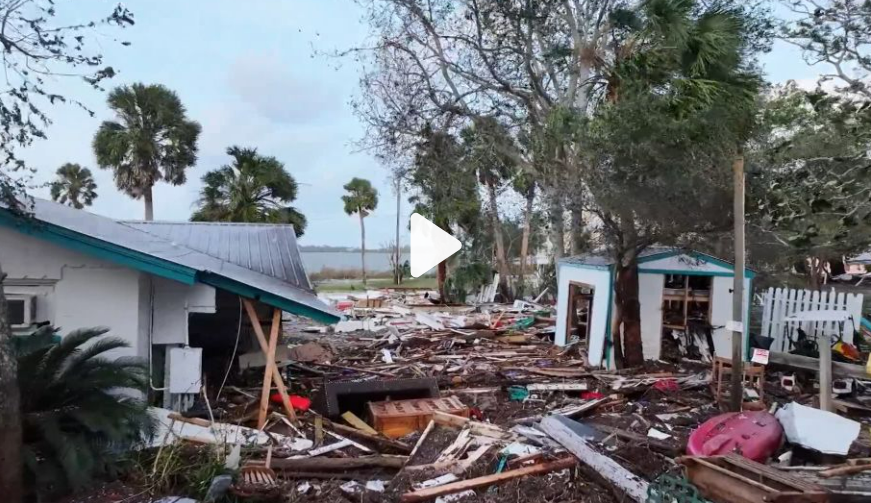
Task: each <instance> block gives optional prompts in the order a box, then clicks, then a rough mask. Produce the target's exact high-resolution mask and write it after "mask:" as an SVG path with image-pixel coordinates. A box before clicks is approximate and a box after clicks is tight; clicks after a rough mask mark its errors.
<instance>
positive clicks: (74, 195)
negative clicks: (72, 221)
mask: <svg viewBox="0 0 871 503" xmlns="http://www.w3.org/2000/svg"><path fill="white" fill-rule="evenodd" d="M51 198H52V199H53V200H55V201H57V202H59V203H61V204H68V205H70V206H72V207H73V208H75V209H77V210H80V209H82V208H84V207H85V206H90V205H91V204H93V202H94V199H96V198H97V183H96V182H95V181H94V176H93V175H92V174H91V170H89V169H88V168H83V167H81V166H80V165H78V164H73V163H66V164H64V165H63V166H61V167H60V168H58V169H57V177H56V178H55V180H54V181H53V182H51Z"/></svg>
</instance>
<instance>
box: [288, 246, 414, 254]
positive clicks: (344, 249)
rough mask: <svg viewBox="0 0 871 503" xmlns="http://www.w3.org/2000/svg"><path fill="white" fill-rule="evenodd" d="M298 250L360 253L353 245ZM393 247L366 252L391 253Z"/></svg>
mask: <svg viewBox="0 0 871 503" xmlns="http://www.w3.org/2000/svg"><path fill="white" fill-rule="evenodd" d="M409 250H410V249H409V248H408V247H407V246H406V247H403V248H402V253H403V254H407V253H408V252H409ZM299 251H301V252H305V253H331V252H342V253H345V252H347V253H360V248H353V247H344V246H300V247H299ZM392 252H393V248H375V249H369V248H366V253H392Z"/></svg>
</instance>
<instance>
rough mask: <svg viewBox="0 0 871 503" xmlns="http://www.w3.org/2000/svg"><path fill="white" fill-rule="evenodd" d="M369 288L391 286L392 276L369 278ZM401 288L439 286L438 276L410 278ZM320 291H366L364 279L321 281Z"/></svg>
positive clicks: (317, 286) (318, 287)
mask: <svg viewBox="0 0 871 503" xmlns="http://www.w3.org/2000/svg"><path fill="white" fill-rule="evenodd" d="M368 283H369V289H376V290H377V289H379V288H391V287H394V286H396V285H394V284H393V279H392V278H373V279H370V280H369V282H368ZM399 287H400V288H432V289H436V288H438V282H437V281H436V278H433V277H427V276H423V277H420V278H409V279H407V280H405V281H403V282H402V284H401V285H399ZM315 290H317V291H318V292H362V291H366V288H364V287H363V282H362V281H341V282H339V281H330V282H327V283H321V284H318V285H316V286H315Z"/></svg>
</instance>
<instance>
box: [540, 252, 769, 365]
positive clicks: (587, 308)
mask: <svg viewBox="0 0 871 503" xmlns="http://www.w3.org/2000/svg"><path fill="white" fill-rule="evenodd" d="M638 268H639V270H638V282H639V301H640V303H641V339H642V343H643V345H644V358H645V359H647V360H658V359H660V357H661V356H662V354H663V348H664V344H671V341H673V340H676V339H675V338H674V337H671V336H672V335H673V334H675V333H677V334H686V333H687V329H688V327H690V326H695V327H698V326H708V327H710V329H711V330H710V333H711V338H712V341H711V342H712V343H713V346H714V352H715V355H716V356H724V357H731V354H732V349H731V348H732V345H731V344H732V343H731V341H732V338H731V332H729V331H727V330H726V328H725V326H726V323H727V322H728V321H730V320H731V319H732V292H733V283H734V277H735V274H734V272H735V269H734V266H733V264H731V263H729V262H727V261H725V260H722V259H718V258H716V257H713V256H710V255H707V254H704V253H700V252H697V251H691V250H683V249H674V248H663V247H654V248H648V249H647V250H645V251H644V252H642V253H641V254H640V255H639V259H638ZM615 270H616V269H615V267H614V260H613V259H611V258H610V257H608V256H607V255H604V254H588V255H580V256H576V257H570V258H565V259H563V260H561V261H560V262H559V264H558V268H557V281H558V285H559V286H558V288H559V295H558V298H557V325H556V337H555V342H556V344H557V345H560V346H563V345H565V344H566V343H567V342H568V341H569V340H571V338H572V337H575V336H576V337H578V338H580V340H581V341H582V344H584V345H585V347H586V349H587V354H588V360H589V363H590V364H591V365H596V366H605V367H610V366H612V365H613V358H612V352H611V341H612V333H611V331H612V327H613V321H614V320H613V318H614V313H615V309H614V280H615ZM744 274H745V276H744V277H745V279H744V290H745V292H746V294H745V297H744V310H745V313H748V314H747V315H745V316H744V319H745V320H747V319H749V308H750V304H749V301H748V300H749V299H750V298H752V295H751V294H752V286H753V277H754V276H755V273H754V272H753V271H751V270H750V269H746V270H745V272H744ZM663 334H665V335H667V336H669V337H666V338H664V337H663ZM748 338H749V335H748V329H747V323H746V322H745V324H744V344H745V347H746V345H747V341H748ZM665 341H668V342H665Z"/></svg>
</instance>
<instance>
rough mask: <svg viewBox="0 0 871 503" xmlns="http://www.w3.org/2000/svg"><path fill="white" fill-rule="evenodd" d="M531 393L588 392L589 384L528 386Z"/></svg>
mask: <svg viewBox="0 0 871 503" xmlns="http://www.w3.org/2000/svg"><path fill="white" fill-rule="evenodd" d="M526 389H527V390H529V391H586V390H587V383H585V382H578V383H553V384H528V385H526Z"/></svg>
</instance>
